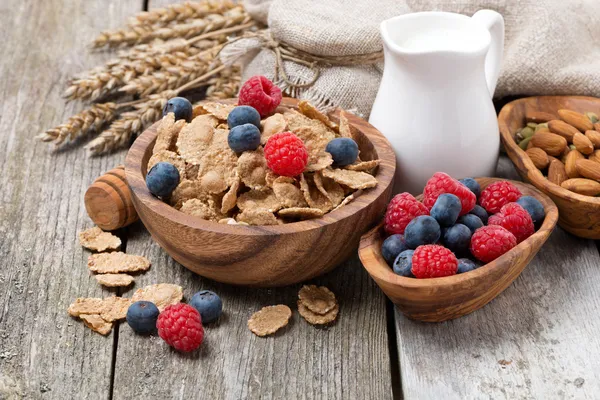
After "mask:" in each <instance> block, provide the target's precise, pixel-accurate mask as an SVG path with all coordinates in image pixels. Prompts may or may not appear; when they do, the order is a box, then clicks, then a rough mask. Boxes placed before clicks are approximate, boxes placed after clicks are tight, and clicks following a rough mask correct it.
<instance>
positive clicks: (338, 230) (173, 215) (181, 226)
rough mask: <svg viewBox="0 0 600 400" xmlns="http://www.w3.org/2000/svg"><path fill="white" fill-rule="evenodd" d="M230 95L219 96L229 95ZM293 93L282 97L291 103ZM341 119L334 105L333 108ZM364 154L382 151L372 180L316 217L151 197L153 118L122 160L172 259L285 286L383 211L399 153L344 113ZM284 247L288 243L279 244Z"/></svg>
mask: <svg viewBox="0 0 600 400" xmlns="http://www.w3.org/2000/svg"><path fill="white" fill-rule="evenodd" d="M233 101H235V100H227V101H224V102H230V103H231V102H233ZM297 104H298V101H297V100H295V99H289V98H285V99H283V102H282V106H284V107H289V108H295V107H297ZM330 116H331V118H332V119H333V120H334V121H336V122H337V121H338V120H339V110H336V111H334V112H333V113H332V114H330ZM348 122H349V123H350V125H351V126H353V127H354V128H356V131H355V133H356V139H357V140H356V141H357V143H358V146H359V149H360V154H361V157H362V159H363V160H365V161H366V160H371V159H375V158H379V159H380V160H381V163H380V164H379V167H378V168H377V170H376V175H375V176H376V178H377V180H378V183H377V186H376V187H375V188H372V189H368V190H365V191H364V192H363V194H361V195H360V196H359V197H358V198H356V199H355V200H353V201H352V202H350V203H349V204H347V205H345V206H343V207H341V208H339V209H337V210H335V211H332V212H329V213H327V214H325V215H324V216H323V217H321V218H315V219H312V220H307V221H301V222H294V223H289V224H284V225H273V226H240V225H226V224H218V223H215V222H212V221H205V220H203V219H200V218H196V217H193V216H190V215H187V214H184V213H182V212H180V211H178V210H176V209H175V208H173V207H171V206H169V205H168V204H166V203H164V202H163V201H161V200H160V199H158V198H156V197H154V196H153V195H152V194H151V193H150V192H149V191H148V188H147V187H146V182H145V176H146V165H147V163H148V160H149V159H150V156H151V152H152V148H153V145H154V142H155V140H156V135H157V132H156V124H155V125H153V126H152V127H151V128H149V129H148V130H147V131H146V132H144V133H143V134H142V135H141V136H140V137H139V138H138V139H137V140H136V141H135V143H134V144H133V146H132V147H131V149H130V150H129V152H128V153H127V158H126V160H125V172H126V174H127V183H128V184H129V187H130V188H131V193H132V198H133V203H134V205H135V208H136V210H137V212H138V214H139V216H140V218H141V220H142V221H143V223H144V225H145V226H146V228H147V229H148V230H149V231H150V233H151V234H152V236H153V237H154V239H155V240H156V241H157V242H158V243H159V244H160V245H161V246H162V247H163V248H164V249H165V250H166V251H167V253H169V254H170V255H171V256H172V257H173V258H174V259H175V260H177V261H178V262H180V263H181V264H183V265H184V266H186V267H187V268H190V269H191V270H192V271H194V272H196V273H198V274H199V275H202V276H205V277H208V278H211V279H214V280H217V281H220V282H226V283H232V284H238V285H253V286H284V285H289V284H293V283H297V282H302V281H304V280H307V279H311V278H313V277H315V276H318V275H321V274H323V273H325V272H327V271H330V270H331V269H332V268H334V267H335V266H337V265H338V264H339V263H340V262H342V261H343V260H344V259H346V258H347V257H348V256H349V255H350V253H351V252H353V251H354V250H355V249H356V247H357V246H358V242H359V240H360V235H361V234H362V233H363V232H365V231H366V230H367V229H369V228H370V227H371V226H373V225H374V224H375V223H376V221H377V220H378V219H379V218H381V216H382V215H383V213H384V212H385V208H386V206H387V202H388V201H389V198H390V195H391V190H392V181H393V179H394V171H395V168H396V159H395V155H394V152H393V151H392V149H391V147H390V144H389V142H388V141H387V140H386V139H385V138H384V137H383V136H382V135H381V133H379V131H377V130H376V129H375V128H374V127H373V126H371V125H370V124H369V123H367V122H366V121H364V120H362V119H360V118H358V117H356V116H354V115H350V114H349V115H348ZM282 249H285V251H282Z"/></svg>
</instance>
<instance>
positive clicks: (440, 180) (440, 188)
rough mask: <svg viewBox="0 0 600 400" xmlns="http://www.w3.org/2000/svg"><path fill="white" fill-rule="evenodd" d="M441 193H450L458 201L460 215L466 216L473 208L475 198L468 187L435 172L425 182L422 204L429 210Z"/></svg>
mask: <svg viewBox="0 0 600 400" xmlns="http://www.w3.org/2000/svg"><path fill="white" fill-rule="evenodd" d="M442 193H450V194H453V195H455V196H456V197H458V198H459V199H460V203H461V204H462V209H461V210H460V215H465V214H468V213H469V211H471V210H472V209H473V207H475V204H476V203H477V197H476V196H475V194H474V193H473V192H471V190H469V188H468V187H466V186H465V185H463V184H462V183H460V182H459V181H457V180H456V179H454V178H452V177H451V176H450V175H448V174H445V173H443V172H436V173H435V174H433V176H432V177H431V178H429V180H428V181H427V184H426V185H425V189H424V190H423V204H425V207H427V209H429V210H431V208H432V207H433V205H434V204H435V201H436V200H437V198H438V196H439V195H440V194H442Z"/></svg>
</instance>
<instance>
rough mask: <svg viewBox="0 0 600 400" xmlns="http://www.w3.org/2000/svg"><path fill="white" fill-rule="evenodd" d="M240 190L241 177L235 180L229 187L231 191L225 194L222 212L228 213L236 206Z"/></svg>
mask: <svg viewBox="0 0 600 400" xmlns="http://www.w3.org/2000/svg"><path fill="white" fill-rule="evenodd" d="M238 190H240V178H239V177H238V178H237V179H236V180H235V181H234V182H233V184H232V185H231V187H230V188H229V191H228V192H227V193H225V195H224V196H223V201H222V202H221V213H223V214H226V213H228V212H229V211H231V210H232V209H233V207H235V205H236V203H237V199H238V197H237V194H238ZM234 221H235V220H234Z"/></svg>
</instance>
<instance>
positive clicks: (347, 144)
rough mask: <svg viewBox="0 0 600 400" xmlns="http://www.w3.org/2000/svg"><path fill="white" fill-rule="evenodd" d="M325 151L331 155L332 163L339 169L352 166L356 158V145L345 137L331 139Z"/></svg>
mask: <svg viewBox="0 0 600 400" xmlns="http://www.w3.org/2000/svg"><path fill="white" fill-rule="evenodd" d="M325 151H326V152H328V153H329V154H331V157H332V158H333V162H334V163H335V164H336V165H338V166H340V167H343V166H345V165H350V164H353V163H354V161H356V159H357V158H358V145H357V144H356V142H355V141H354V140H352V139H350V138H346V137H341V138H335V139H332V140H331V141H330V142H329V143H327V147H326V148H325Z"/></svg>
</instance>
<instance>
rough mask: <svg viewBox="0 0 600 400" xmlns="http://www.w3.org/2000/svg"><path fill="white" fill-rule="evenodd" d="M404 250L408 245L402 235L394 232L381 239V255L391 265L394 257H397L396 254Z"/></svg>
mask: <svg viewBox="0 0 600 400" xmlns="http://www.w3.org/2000/svg"><path fill="white" fill-rule="evenodd" d="M404 250H408V246H407V245H406V242H405V241H404V236H403V235H400V234H395V235H392V236H390V237H388V238H387V239H385V240H384V241H383V245H382V246H381V255H382V256H383V258H385V261H386V262H387V263H388V264H389V265H392V264H393V263H394V260H395V259H396V257H398V254H400V253H402V252H403V251H404Z"/></svg>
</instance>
